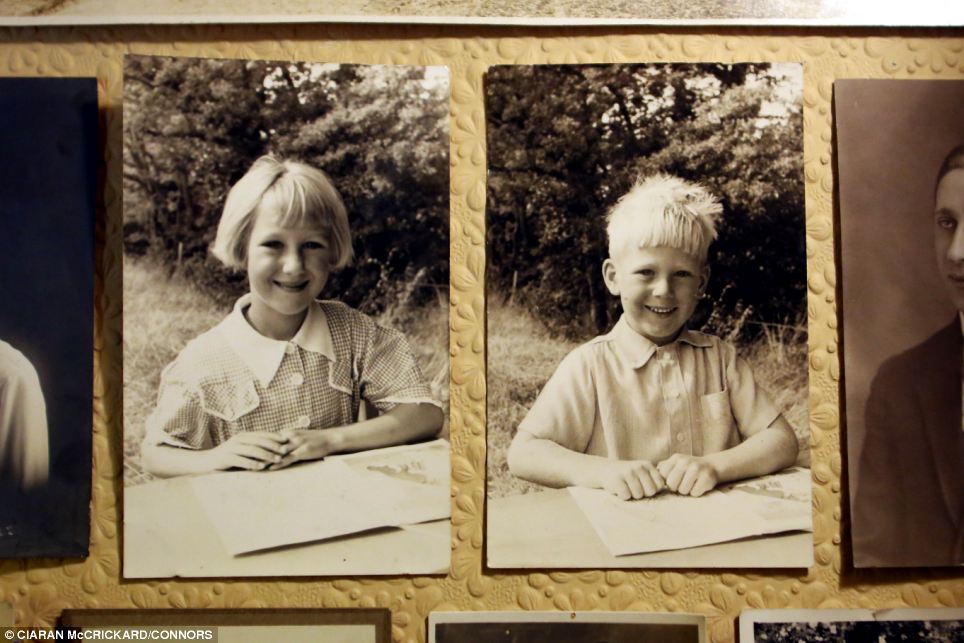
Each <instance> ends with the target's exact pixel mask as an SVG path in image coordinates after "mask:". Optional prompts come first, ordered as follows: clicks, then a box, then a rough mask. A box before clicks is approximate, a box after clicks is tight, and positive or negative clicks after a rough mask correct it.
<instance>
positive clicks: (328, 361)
mask: <svg viewBox="0 0 964 643" xmlns="http://www.w3.org/2000/svg"><path fill="white" fill-rule="evenodd" d="M249 303H250V296H249V295H246V296H245V297H242V298H241V299H240V300H239V301H238V303H237V304H236V305H235V307H234V311H233V312H231V314H230V315H228V316H227V317H226V318H225V319H224V320H223V321H222V322H221V323H219V324H218V325H217V326H215V327H214V328H212V329H211V330H209V331H207V332H206V333H203V334H202V335H200V336H198V337H197V338H195V339H194V340H192V341H191V342H190V343H188V345H187V346H186V347H185V348H184V350H183V351H181V353H180V354H179V355H178V356H177V359H175V360H174V361H173V362H171V364H169V365H168V366H167V368H165V369H164V372H163V373H162V374H161V384H160V390H159V392H158V401H157V407H156V408H155V409H154V411H153V412H152V413H151V415H150V416H149V417H148V419H147V427H146V434H145V437H144V441H145V443H147V444H167V445H170V446H177V447H183V448H189V449H209V448H212V447H215V446H217V445H218V444H221V443H222V442H225V441H226V440H228V439H230V438H231V437H233V436H234V435H236V434H238V433H243V432H248V431H272V432H278V431H284V430H286V429H325V428H330V427H336V426H344V425H347V424H352V423H354V422H355V421H356V418H357V417H358V409H359V405H360V404H361V402H362V400H367V401H369V402H371V403H372V404H373V405H374V406H375V407H376V408H377V409H378V410H379V411H381V412H383V413H384V412H386V411H388V410H390V409H392V408H393V407H395V406H396V405H397V404H401V403H423V402H424V403H429V404H435V405H438V402H436V401H435V400H433V399H432V395H431V391H430V389H429V387H428V385H427V384H426V383H425V381H424V379H423V378H422V374H421V372H420V371H419V369H418V366H417V364H416V363H415V357H414V355H413V353H412V350H411V348H410V347H409V345H408V342H407V341H406V340H405V338H404V336H402V334H401V333H399V332H398V331H395V330H392V329H389V328H385V327H383V326H379V325H377V324H376V323H375V322H374V321H373V320H372V319H371V318H370V317H368V316H367V315H365V314H364V313H361V312H359V311H357V310H355V309H353V308H350V307H348V306H346V305H344V304H342V303H340V302H335V301H324V302H316V303H315V305H313V306H311V307H310V308H309V309H308V315H307V316H306V318H305V321H304V323H303V324H302V326H301V329H300V330H299V331H298V333H297V334H296V335H295V336H294V337H293V338H292V339H291V341H287V342H286V341H279V340H275V339H270V338H268V337H264V336H263V335H261V334H259V333H258V332H257V331H256V330H254V329H253V328H252V327H251V326H250V324H248V322H247V320H246V319H245V318H244V313H243V311H244V309H245V308H246V307H247V305H248V304H249Z"/></svg>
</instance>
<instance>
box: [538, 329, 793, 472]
mask: <svg viewBox="0 0 964 643" xmlns="http://www.w3.org/2000/svg"><path fill="white" fill-rule="evenodd" d="M779 414H780V412H779V410H778V409H777V408H776V407H775V406H774V405H773V403H772V402H771V401H770V399H769V396H768V395H767V394H766V393H765V392H764V391H763V390H762V389H761V388H760V387H759V386H757V384H756V382H755V381H754V379H753V373H752V372H751V371H750V367H749V366H748V365H747V363H746V362H745V361H743V360H742V359H740V358H738V357H737V356H736V350H735V349H734V348H733V346H731V345H730V344H728V343H726V342H724V341H723V340H721V339H720V338H718V337H714V336H712V335H706V334H704V333H699V332H696V331H691V330H684V331H683V333H682V334H681V335H680V337H679V338H678V339H677V340H676V341H675V342H672V343H670V344H667V345H666V346H656V344H654V343H652V342H651V341H649V340H648V339H646V338H645V337H643V336H642V335H639V334H638V333H636V332H635V331H633V329H632V328H630V327H629V324H628V323H627V322H626V320H625V318H621V319H620V320H619V322H618V323H617V324H616V326H615V327H614V328H613V330H612V331H610V332H609V333H608V334H606V335H601V336H599V337H596V338H595V339H593V340H591V341H589V342H587V343H586V344H583V345H582V346H580V347H578V348H576V349H575V350H573V351H572V352H571V353H569V355H567V356H566V357H565V358H564V359H563V360H562V362H561V363H560V364H559V367H558V368H557V369H556V372H555V373H554V374H553V375H552V377H551V378H550V379H549V381H548V382H547V383H546V385H545V387H544V388H543V389H542V392H541V393H540V394H539V397H538V398H537V399H536V401H535V404H533V406H532V408H531V409H530V410H529V413H528V414H527V415H526V417H525V419H524V420H523V421H522V423H521V424H520V425H519V431H525V432H527V433H530V434H531V435H533V436H535V437H537V438H543V439H547V440H552V441H553V442H556V443H558V444H560V445H562V446H564V447H565V448H567V449H570V450H572V451H578V452H580V453H587V454H590V455H599V456H604V457H608V458H612V459H618V460H650V461H652V462H659V461H661V460H664V459H666V458H668V457H669V456H670V455H672V454H674V453H681V454H689V455H707V454H710V453H716V452H719V451H723V450H725V449H728V448H730V447H732V446H735V445H736V444H738V443H739V442H740V441H741V440H742V439H743V438H745V437H748V436H749V435H752V434H754V433H756V432H758V431H761V430H763V429H765V428H767V427H768V426H769V425H770V424H771V423H772V422H773V421H774V420H775V419H776V418H777V417H778V416H779Z"/></svg>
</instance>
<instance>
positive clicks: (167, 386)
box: [144, 361, 214, 449]
mask: <svg viewBox="0 0 964 643" xmlns="http://www.w3.org/2000/svg"><path fill="white" fill-rule="evenodd" d="M211 421H213V418H211V417H210V415H209V414H208V413H205V411H204V408H203V407H202V404H201V396H200V393H199V391H197V390H195V388H194V387H192V386H191V385H190V384H188V382H187V381H186V379H185V378H182V377H181V376H180V365H179V364H178V362H177V361H174V362H172V363H171V364H170V365H169V366H168V367H167V368H165V369H164V372H163V373H162V374H161V384H160V388H159V390H158V394H157V405H156V406H155V407H154V410H153V411H152V412H151V414H150V415H149V416H148V418H147V423H146V428H145V432H144V444H145V445H150V446H156V445H160V444H165V445H168V446H173V447H180V448H183V449H210V448H212V447H213V446H214V445H213V444H212V440H211V433H212V432H211V430H210V427H209V426H208V424H209V422H211Z"/></svg>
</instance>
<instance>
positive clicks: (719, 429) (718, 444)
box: [700, 391, 738, 455]
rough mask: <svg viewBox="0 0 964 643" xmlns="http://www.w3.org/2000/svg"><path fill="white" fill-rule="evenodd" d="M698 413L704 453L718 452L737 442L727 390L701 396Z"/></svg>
mask: <svg viewBox="0 0 964 643" xmlns="http://www.w3.org/2000/svg"><path fill="white" fill-rule="evenodd" d="M700 413H701V415H702V429H703V430H702V433H703V454H704V455H707V454H710V453H718V452H720V451H724V450H726V449H729V448H730V447H732V446H735V445H736V444H737V442H738V439H737V434H736V422H735V420H734V419H733V410H732V409H731V408H730V393H729V391H720V392H719V393H710V394H709V395H703V396H701V397H700Z"/></svg>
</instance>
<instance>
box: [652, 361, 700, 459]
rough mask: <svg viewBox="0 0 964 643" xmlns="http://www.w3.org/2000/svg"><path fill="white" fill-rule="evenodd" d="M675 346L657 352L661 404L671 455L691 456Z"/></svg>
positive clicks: (688, 430) (682, 385)
mask: <svg viewBox="0 0 964 643" xmlns="http://www.w3.org/2000/svg"><path fill="white" fill-rule="evenodd" d="M676 350H677V349H676V346H675V345H674V346H671V347H668V348H665V349H660V351H659V365H660V370H661V373H660V374H661V375H662V378H661V379H662V383H663V403H664V404H665V408H666V413H667V415H668V416H669V426H670V437H671V439H672V447H671V448H672V451H673V453H685V454H692V452H693V446H692V445H691V444H690V440H689V437H690V428H689V426H687V422H686V419H687V417H686V416H687V414H686V409H685V408H684V402H685V400H684V395H683V393H684V387H685V385H684V383H683V373H682V371H681V370H680V366H679V360H678V359H677V355H676Z"/></svg>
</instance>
